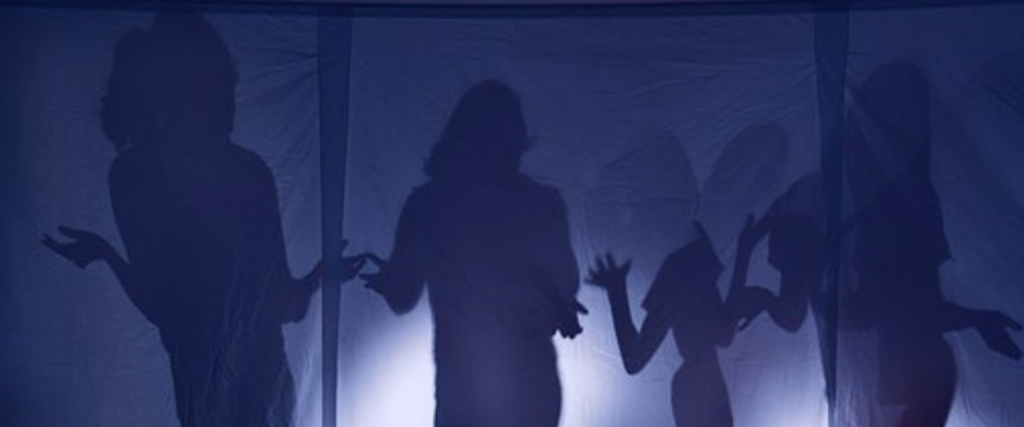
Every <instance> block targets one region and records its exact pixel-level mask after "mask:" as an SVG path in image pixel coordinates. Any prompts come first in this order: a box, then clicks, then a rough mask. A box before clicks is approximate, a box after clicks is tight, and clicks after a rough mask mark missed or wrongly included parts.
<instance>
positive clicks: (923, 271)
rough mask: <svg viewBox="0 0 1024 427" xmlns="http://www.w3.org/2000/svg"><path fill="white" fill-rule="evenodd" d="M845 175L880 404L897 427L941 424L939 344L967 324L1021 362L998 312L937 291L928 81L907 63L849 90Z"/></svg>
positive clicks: (948, 388) (945, 381) (950, 387)
mask: <svg viewBox="0 0 1024 427" xmlns="http://www.w3.org/2000/svg"><path fill="white" fill-rule="evenodd" d="M856 96H857V98H855V100H856V101H858V102H859V103H860V106H861V110H862V112H863V113H862V114H861V115H857V116H853V117H851V122H852V123H854V124H856V125H858V126H851V129H854V130H857V131H859V132H857V133H854V134H852V135H851V138H850V140H849V141H847V143H848V146H847V147H846V148H847V149H848V150H849V152H848V154H847V156H846V157H847V162H846V176H847V181H848V182H849V189H850V191H851V193H852V199H853V200H854V201H855V202H856V206H857V208H858V211H857V212H856V213H855V215H854V218H853V219H851V220H850V222H851V225H850V228H851V229H853V230H854V231H853V232H854V233H855V234H854V235H853V238H854V239H855V240H854V245H853V267H854V269H855V273H856V285H857V289H858V291H859V293H860V295H861V296H862V297H863V298H862V299H863V300H865V301H867V303H866V304H864V306H863V307H859V308H857V309H858V310H865V311H866V315H863V316H862V317H863V318H869V319H872V321H873V322H872V325H871V326H872V327H873V328H874V329H875V331H876V334H877V339H878V351H879V355H878V357H879V372H878V375H879V389H878V391H877V398H878V399H879V401H880V403H883V404H891V405H900V406H902V411H901V414H900V421H899V425H900V426H902V427H941V426H944V425H945V424H946V420H947V418H948V416H949V412H950V408H951V407H952V404H953V396H954V392H955V389H956V382H957V369H956V362H955V360H954V356H953V351H952V349H951V348H950V346H949V344H948V343H947V342H946V340H945V339H944V338H943V334H944V333H946V332H949V331H954V330H959V329H966V328H972V329H974V330H976V331H977V332H978V333H979V334H980V335H981V338H982V339H983V340H984V342H985V344H986V345H987V346H988V347H989V348H990V349H991V350H992V351H995V352H997V353H1000V354H1002V355H1004V356H1006V357H1009V358H1012V359H1020V357H1021V350H1020V348H1019V347H1018V346H1017V344H1016V343H1015V342H1014V341H1013V339H1012V337H1011V336H1010V334H1009V333H1008V332H1007V330H1008V329H1012V330H1020V328H1021V325H1020V324H1018V323H1017V322H1016V321H1014V320H1013V319H1011V318H1009V317H1008V316H1006V315H1005V314H1002V313H999V312H995V311H989V310H976V309H968V308H965V307H962V306H960V305H957V304H956V303H954V302H951V301H948V300H946V299H945V297H944V296H943V295H942V289H941V282H940V275H939V268H940V267H941V266H942V265H943V264H945V263H946V262H948V261H950V260H951V258H952V257H951V250H950V247H949V243H948V241H947V240H946V235H945V232H944V229H943V218H942V211H941V204H940V200H939V197H938V194H937V193H936V191H935V188H934V186H933V184H932V181H931V173H930V144H931V135H930V129H931V119H930V113H929V109H930V107H931V105H930V95H929V88H928V82H927V80H926V79H925V76H924V74H923V73H922V72H921V70H920V69H918V67H916V66H915V65H913V64H910V63H906V62H894V63H889V64H886V65H883V66H881V67H879V68H878V69H876V70H875V71H873V72H872V73H871V74H870V76H869V77H868V78H867V79H866V80H865V82H864V83H863V84H862V86H861V87H860V90H859V91H858V92H857V93H856Z"/></svg>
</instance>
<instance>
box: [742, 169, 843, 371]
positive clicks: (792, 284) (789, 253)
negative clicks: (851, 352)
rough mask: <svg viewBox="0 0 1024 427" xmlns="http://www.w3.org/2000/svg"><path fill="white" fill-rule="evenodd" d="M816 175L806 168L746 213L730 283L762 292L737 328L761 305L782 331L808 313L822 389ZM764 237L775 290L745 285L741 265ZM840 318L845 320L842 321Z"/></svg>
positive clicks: (828, 363) (829, 366)
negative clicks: (764, 204)
mask: <svg viewBox="0 0 1024 427" xmlns="http://www.w3.org/2000/svg"><path fill="white" fill-rule="evenodd" d="M820 182H821V180H820V175H819V174H817V173H812V174H809V175H807V176H805V177H803V178H801V179H800V180H798V181H797V182H795V183H794V184H792V185H791V186H790V187H789V189H787V191H786V192H785V193H783V194H782V195H781V196H780V197H779V198H777V199H776V200H775V201H774V202H773V203H772V205H771V207H769V208H768V211H767V212H765V214H764V215H763V216H762V217H761V218H759V219H757V220H755V219H754V216H753V215H751V216H749V217H748V219H747V222H746V224H745V225H744V227H743V229H742V230H741V231H740V235H739V237H738V238H737V244H736V246H737V248H736V260H735V266H734V269H733V271H734V273H733V277H732V288H733V289H735V288H738V287H743V286H746V287H747V288H748V289H750V291H749V292H752V293H757V294H760V295H762V296H761V297H758V298H757V299H758V301H759V302H758V305H757V307H755V308H754V311H753V312H752V313H748V318H747V319H746V320H745V321H744V322H743V323H741V324H740V325H739V330H743V329H744V328H746V326H748V325H749V323H750V321H751V320H753V318H754V317H756V316H757V315H758V314H760V312H761V311H763V312H767V314H768V315H769V317H770V318H771V320H772V322H773V323H774V324H775V325H777V326H779V327H780V328H782V329H783V330H785V331H787V332H791V333H794V332H796V331H798V330H799V329H800V328H801V327H802V326H803V324H804V323H805V321H806V320H807V318H808V317H811V316H813V319H814V326H815V331H816V333H817V337H818V342H819V350H820V355H821V357H822V364H823V373H824V375H825V383H826V387H825V389H826V391H829V390H834V388H833V384H834V381H835V378H834V375H833V372H834V369H833V366H834V361H832V360H831V358H830V356H829V355H828V352H827V351H825V347H826V346H825V343H827V342H828V339H827V337H826V334H828V333H829V330H828V328H827V327H826V325H825V324H824V318H823V317H824V302H825V301H824V293H823V290H822V283H823V282H822V280H823V278H824V253H823V248H824V240H825V236H824V232H823V230H822V222H823V219H822V218H821V217H822V212H823V210H822V204H823V203H824V199H823V198H822V188H821V183H820ZM764 240H767V241H768V264H769V265H771V266H772V267H774V268H775V269H776V270H777V271H778V272H779V292H778V295H775V294H772V293H771V292H770V291H768V290H767V289H764V288H760V287H757V286H749V285H746V283H745V282H746V280H747V269H748V266H749V263H750V258H751V256H752V255H753V251H754V249H755V248H756V247H757V246H758V245H759V244H760V243H761V242H762V241H764ZM844 323H845V322H844Z"/></svg>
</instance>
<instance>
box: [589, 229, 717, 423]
mask: <svg viewBox="0 0 1024 427" xmlns="http://www.w3.org/2000/svg"><path fill="white" fill-rule="evenodd" d="M691 226H692V228H693V230H694V231H695V232H694V233H692V234H695V237H693V240H692V241H691V242H690V243H688V244H686V245H684V246H683V247H682V248H680V249H678V250H676V251H675V252H672V253H671V254H669V255H668V256H667V257H665V260H664V262H663V263H662V264H661V267H660V268H659V269H658V273H657V275H656V276H655V278H654V282H653V283H652V284H651V287H650V290H649V291H648V292H647V296H646V297H644V301H643V307H644V309H646V310H647V317H645V318H644V321H643V324H642V325H641V326H640V330H639V331H637V330H636V327H635V326H634V325H633V320H632V319H633V318H632V314H631V313H630V307H629V296H628V295H627V291H626V290H627V285H626V276H627V275H628V273H629V270H630V266H631V262H630V261H626V262H625V263H624V264H621V265H620V264H617V263H616V261H615V259H614V258H613V257H612V255H611V254H606V255H605V256H604V258H601V257H598V259H597V260H596V264H597V265H596V268H594V269H591V270H590V272H589V274H588V277H587V282H588V283H591V284H593V285H596V286H598V287H601V288H603V289H605V290H607V291H608V302H609V304H610V305H611V310H612V320H613V323H614V325H615V337H616V339H617V340H618V343H619V352H620V353H621V356H622V363H623V365H624V366H625V368H626V372H627V373H629V374H630V375H633V374H636V373H638V372H640V371H641V370H642V369H643V368H644V367H645V366H647V363H648V362H650V360H651V357H653V356H654V353H655V351H656V350H657V349H658V347H659V346H661V342H662V341H664V339H665V336H666V335H668V332H669V330H671V331H672V336H673V338H674V339H675V343H676V348H677V349H678V350H679V355H680V356H682V357H683V365H682V366H681V367H680V368H679V370H678V371H676V374H675V376H674V377H673V378H672V414H673V416H674V418H675V421H676V425H677V426H685V425H694V426H698V425H699V426H711V427H728V426H732V423H733V419H732V408H731V406H730V405H729V393H728V390H727V389H726V384H725V378H724V377H723V376H722V367H721V365H720V363H719V361H718V349H717V347H726V346H728V345H729V344H730V343H732V339H733V336H734V331H735V321H734V318H733V316H732V315H731V314H730V312H729V310H728V308H727V306H726V304H725V303H723V301H722V297H721V295H720V294H719V292H718V286H717V282H718V278H719V276H720V275H721V273H722V270H723V268H722V264H721V262H720V261H719V260H718V256H717V255H716V254H715V251H714V248H713V247H712V245H711V240H710V239H709V238H708V235H707V233H706V232H705V231H704V228H703V227H702V226H701V225H700V224H699V223H696V222H693V223H692V225H691Z"/></svg>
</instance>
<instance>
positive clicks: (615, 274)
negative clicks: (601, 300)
mask: <svg viewBox="0 0 1024 427" xmlns="http://www.w3.org/2000/svg"><path fill="white" fill-rule="evenodd" d="M595 263H596V264H597V266H596V267H595V268H591V269H589V270H587V278H586V282H587V283H588V284H591V285H594V286H597V287H599V288H601V289H604V290H606V291H613V290H621V289H625V288H626V276H627V275H629V269H630V267H632V266H633V261H632V260H627V261H626V262H624V263H622V264H617V263H616V262H615V257H614V256H613V255H612V254H611V252H607V253H605V254H604V257H603V258H602V257H601V256H600V255H598V256H597V258H596V259H595Z"/></svg>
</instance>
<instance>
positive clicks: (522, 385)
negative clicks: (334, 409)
mask: <svg viewBox="0 0 1024 427" xmlns="http://www.w3.org/2000/svg"><path fill="white" fill-rule="evenodd" d="M526 132H527V129H526V123H525V121H524V118H523V113H522V110H521V107H520V101H519V96H518V95H517V94H516V93H515V92H514V91H513V90H512V89H511V88H509V87H508V86H506V85H505V84H503V83H500V82H497V81H484V82H482V83H479V84H477V85H475V86H473V87H472V88H470V89H469V90H468V91H467V92H466V93H465V94H464V95H463V96H462V98H461V99H460V100H459V102H458V104H457V105H456V107H455V109H454V111H453V113H452V115H451V118H450V119H449V121H448V124H447V126H446V127H445V129H444V131H443V133H442V135H441V138H440V140H438V142H437V143H436V144H435V145H434V147H433V149H432V151H431V154H430V158H429V159H428V160H427V162H426V165H425V172H426V174H427V176H429V178H430V180H429V181H428V182H427V183H426V184H424V185H422V186H420V187H418V188H416V189H415V190H414V191H413V192H412V194H411V195H410V196H409V197H408V199H407V200H406V202H405V206H404V207H403V209H402V214H401V217H400V219H399V223H398V229H397V232H396V236H395V243H394V249H393V251H392V254H391V259H390V260H389V261H387V262H384V261H382V260H376V261H377V262H378V263H379V264H381V270H380V272H379V273H376V274H368V275H364V277H365V278H366V279H367V281H368V283H367V286H368V287H370V288H371V289H373V290H374V291H376V292H378V293H379V294H380V295H382V296H383V297H384V298H385V299H386V301H387V303H388V305H389V306H390V307H391V309H392V310H394V311H395V312H396V313H398V314H402V313H406V312H408V311H410V310H411V309H412V308H413V307H414V306H415V305H416V303H417V301H418V300H419V298H420V295H421V294H422V293H423V290H424V288H425V287H426V286H427V285H428V284H429V286H430V292H429V298H430V305H431V308H432V311H433V316H434V335H435V336H434V353H435V354H434V356H435V362H436V365H437V378H436V385H435V389H436V396H435V397H436V401H437V407H436V411H435V417H434V424H435V425H436V426H438V427H462V426H495V427H502V426H509V427H512V426H516V427H518V426H537V427H543V426H556V425H557V424H558V421H559V415H560V412H561V386H560V384H559V379H558V369H557V365H556V354H555V349H554V346H553V343H552V341H551V337H552V335H553V334H554V333H555V331H558V332H560V333H561V335H562V336H563V337H569V338H571V337H574V336H575V335H577V334H579V333H580V332H581V328H580V325H579V323H578V320H577V313H578V312H584V309H583V307H582V306H581V305H579V303H578V302H577V301H576V299H575V295H576V292H577V290H578V288H579V272H578V270H577V266H576V261H575V257H574V255H573V251H572V246H571V242H570V236H569V225H568V218H567V213H566V207H565V204H564V202H563V201H562V198H561V196H560V195H559V194H558V192H557V191H556V190H555V189H554V188H551V187H548V186H545V185H542V184H540V183H538V182H536V181H534V180H533V179H532V178H530V177H528V176H526V175H524V174H523V173H521V172H520V171H519V167H520V159H521V157H522V155H523V153H524V152H525V151H526V150H527V148H528V137H527V133H526Z"/></svg>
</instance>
